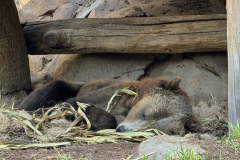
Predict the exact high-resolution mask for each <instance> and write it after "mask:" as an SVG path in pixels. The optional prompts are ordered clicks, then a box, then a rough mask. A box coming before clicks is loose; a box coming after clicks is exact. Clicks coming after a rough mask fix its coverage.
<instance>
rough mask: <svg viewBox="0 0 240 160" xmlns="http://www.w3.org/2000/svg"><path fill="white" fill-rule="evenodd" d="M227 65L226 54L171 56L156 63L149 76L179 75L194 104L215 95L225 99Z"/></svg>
mask: <svg viewBox="0 0 240 160" xmlns="http://www.w3.org/2000/svg"><path fill="white" fill-rule="evenodd" d="M227 73H228V64H227V54H226V53H208V54H203V53H199V54H196V53H195V54H193V53H191V54H187V55H186V54H185V55H183V54H181V55H173V56H170V57H169V58H168V59H165V60H164V61H161V62H159V63H158V64H156V65H155V66H154V68H153V69H152V71H151V72H150V73H149V75H150V76H151V77H158V76H159V75H161V76H166V77H169V78H174V77H176V76H178V77H181V79H182V82H181V86H182V87H183V88H184V89H185V90H186V92H187V93H188V94H189V96H190V98H191V100H193V102H194V103H198V102H199V101H207V100H209V99H210V98H211V97H215V98H217V99H218V100H220V101H224V102H227V93H228V89H227V88H228V83H227V81H228V79H227V78H228V74H227Z"/></svg>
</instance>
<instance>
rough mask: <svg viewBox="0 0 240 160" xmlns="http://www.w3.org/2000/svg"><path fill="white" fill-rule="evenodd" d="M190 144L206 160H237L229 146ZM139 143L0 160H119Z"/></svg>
mask: <svg viewBox="0 0 240 160" xmlns="http://www.w3.org/2000/svg"><path fill="white" fill-rule="evenodd" d="M191 143H195V144H198V145H199V146H200V147H201V148H203V149H204V150H206V151H207V159H208V160H212V159H216V160H218V159H223V160H228V159H229V160H237V159H239V157H240V155H239V154H238V153H236V152H235V151H234V149H232V148H231V147H230V146H229V145H224V144H222V143H217V144H216V143H215V142H214V141H204V140H199V139H196V138H191ZM138 144H139V143H136V142H128V141H119V142H117V143H107V144H81V143H75V144H72V145H71V146H63V147H58V148H54V149H53V148H36V149H35V148H34V149H25V150H0V159H1V160H3V159H4V160H26V159H37V160H40V159H41V160H43V159H44V160H45V159H60V158H62V159H63V158H65V159H68V160H72V159H73V160H106V159H109V160H113V159H116V160H120V159H126V158H128V157H129V156H130V155H131V150H132V149H133V148H134V147H136V146H137V145H138Z"/></svg>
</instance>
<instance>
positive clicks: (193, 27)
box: [24, 15, 227, 55]
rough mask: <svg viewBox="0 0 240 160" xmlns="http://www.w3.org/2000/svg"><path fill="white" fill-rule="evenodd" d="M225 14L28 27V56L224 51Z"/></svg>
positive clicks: (60, 22) (94, 21) (26, 28)
mask: <svg viewBox="0 0 240 160" xmlns="http://www.w3.org/2000/svg"><path fill="white" fill-rule="evenodd" d="M226 25H227V24H226V15H191V16H186V15H185V16H169V17H147V18H146V17H144V18H143V17H142V18H114V19H111V18H110V19H102V18H101V19H69V20H60V21H45V22H31V23H27V24H26V25H25V27H24V34H25V38H26V42H27V46H28V51H29V53H30V54H36V55H39V54H74V53H186V52H211V51H226V50H227V37H226V29H227V28H226Z"/></svg>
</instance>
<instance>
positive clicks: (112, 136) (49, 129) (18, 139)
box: [0, 104, 160, 149]
mask: <svg viewBox="0 0 240 160" xmlns="http://www.w3.org/2000/svg"><path fill="white" fill-rule="evenodd" d="M62 107H66V104H61V105H56V106H55V107H52V108H50V109H49V110H48V111H50V112H48V111H47V112H45V113H44V114H43V116H39V117H38V116H36V115H30V114H29V113H27V112H26V111H19V110H8V109H4V108H0V127H1V130H0V149H10V148H11V149H22V148H29V147H53V146H58V145H69V144H71V143H72V142H76V141H80V142H85V143H108V142H115V141H117V140H118V139H125V140H131V141H143V140H145V139H147V138H150V137H152V136H155V135H160V133H159V131H158V130H155V129H148V130H145V131H140V132H128V133H126V132H125V133H120V132H115V129H114V130H101V131H98V132H93V131H91V130H89V129H90V127H91V124H89V123H90V122H89V121H88V119H86V115H85V114H84V111H82V110H81V107H79V109H78V111H75V110H74V109H73V108H71V106H69V108H67V109H66V110H64V112H62V110H61V108H62ZM69 111H71V114H74V115H75V116H76V119H75V121H73V122H70V121H67V120H66V119H65V118H64V115H66V114H69ZM83 119H85V121H87V122H88V123H87V124H85V123H83Z"/></svg>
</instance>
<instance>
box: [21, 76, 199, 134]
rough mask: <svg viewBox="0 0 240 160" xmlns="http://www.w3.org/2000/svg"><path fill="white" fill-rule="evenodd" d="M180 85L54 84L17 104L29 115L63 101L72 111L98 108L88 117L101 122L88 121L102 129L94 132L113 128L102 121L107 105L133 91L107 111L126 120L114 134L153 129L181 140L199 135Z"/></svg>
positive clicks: (111, 81) (165, 82)
mask: <svg viewBox="0 0 240 160" xmlns="http://www.w3.org/2000/svg"><path fill="white" fill-rule="evenodd" d="M180 81H181V79H180V78H175V79H173V80H170V79H168V78H165V77H159V78H155V79H152V78H146V79H143V80H141V81H128V80H115V79H109V80H97V81H91V82H88V83H71V82H65V81H54V82H52V83H50V84H47V85H45V86H43V87H41V88H39V89H37V90H35V91H33V92H32V93H31V94H30V95H29V96H28V97H27V98H26V99H25V100H24V101H23V102H22V103H21V105H20V107H19V109H25V110H27V111H33V110H37V109H38V108H42V107H50V106H53V105H54V104H56V103H60V102H64V101H67V102H69V103H70V104H72V105H73V106H74V107H76V104H75V103H76V101H78V102H82V103H88V104H89V103H90V104H92V105H93V106H95V107H96V108H99V109H95V110H94V109H93V110H92V111H91V116H96V114H94V113H95V112H96V113H98V112H100V114H97V117H98V118H99V119H101V121H100V120H96V121H94V122H91V121H90V122H91V123H93V124H96V125H95V126H102V127H99V128H97V130H99V129H104V128H114V127H113V126H114V125H109V124H111V123H112V121H114V119H115V118H106V116H110V117H111V116H112V115H111V114H108V113H107V112H105V110H106V107H107V103H108V101H109V99H110V98H111V96H112V95H113V93H114V92H115V91H116V90H117V89H121V88H124V87H134V88H135V89H136V91H137V93H138V95H137V97H134V96H131V95H128V94H122V95H121V99H120V101H119V102H118V103H117V105H116V107H115V108H113V109H112V111H111V113H112V114H113V115H115V116H119V115H121V116H125V117H126V118H125V119H124V120H123V122H118V123H119V124H118V126H117V128H116V131H119V132H128V131H137V130H140V129H143V128H146V127H154V128H157V129H159V130H161V131H163V132H165V133H166V134H179V135H181V136H183V135H184V134H186V133H187V132H188V131H191V132H198V131H201V129H202V125H201V123H200V121H199V120H198V119H197V118H195V117H194V116H193V113H192V108H191V105H190V102H189V98H188V95H187V94H186V93H185V92H184V91H183V90H182V89H181V88H180V86H179V83H180ZM101 112H102V113H104V114H101ZM87 116H88V113H87ZM102 123H103V124H102ZM150 124H151V125H150ZM149 125H150V126H149Z"/></svg>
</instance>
